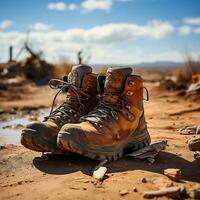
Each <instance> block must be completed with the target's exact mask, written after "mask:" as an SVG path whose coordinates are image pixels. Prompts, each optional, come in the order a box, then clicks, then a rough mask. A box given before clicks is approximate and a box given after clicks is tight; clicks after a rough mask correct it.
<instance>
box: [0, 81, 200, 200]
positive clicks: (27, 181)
mask: <svg viewBox="0 0 200 200" xmlns="http://www.w3.org/2000/svg"><path fill="white" fill-rule="evenodd" d="M146 86H147V88H148V89H149V93H150V101H149V102H145V113H146V119H147V122H148V128H149V132H150V134H151V137H152V141H153V142H156V141H160V140H167V141H168V146H167V148H166V150H165V151H163V152H161V153H160V154H159V155H158V156H157V158H156V162H155V163H154V164H149V163H148V162H146V161H140V160H134V159H132V158H122V159H120V160H118V161H115V162H112V163H108V164H106V167H107V168H108V171H107V174H106V177H105V179H104V180H103V181H102V182H98V181H97V180H95V179H94V178H93V177H91V175H92V170H93V169H94V167H95V166H96V165H97V164H98V162H96V161H93V160H90V159H87V158H84V157H81V156H78V155H68V156H51V157H50V159H49V160H46V161H38V160H37V159H34V158H35V157H37V156H40V153H37V152H33V151H30V150H28V149H25V148H24V147H22V146H7V147H6V148H5V149H2V150H0V199H1V200H2V199H15V200H17V199H23V200H24V199H73V200H74V199H88V200H89V199H92V200H95V199H105V200H107V199H109V200H110V199H138V200H139V199H143V192H145V191H149V190H158V189H161V188H166V187H169V186H181V185H184V186H185V187H186V189H188V190H191V189H193V188H195V187H196V186H198V185H200V170H199V169H200V162H199V161H195V160H194V158H193V153H192V152H190V151H189V149H188V147H187V140H188V139H190V138H192V137H194V136H193V135H188V136H185V135H180V134H179V133H178V132H176V129H177V128H180V127H183V126H193V125H198V124H199V123H200V113H199V111H195V109H196V108H197V110H198V107H199V102H196V103H195V102H191V101H187V100H185V99H184V98H183V97H177V96H176V95H175V94H174V93H170V92H164V91H159V90H157V89H155V87H154V85H153V83H146ZM33 101H34V99H33ZM33 103H34V102H33ZM167 168H178V169H180V170H181V171H182V174H183V178H182V181H181V182H174V181H172V180H170V179H169V178H167V177H166V176H165V175H163V172H164V170H165V169H167ZM144 178H145V181H144ZM160 199H167V198H166V197H162V198H160Z"/></svg>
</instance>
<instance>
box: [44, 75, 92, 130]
mask: <svg viewBox="0 0 200 200" xmlns="http://www.w3.org/2000/svg"><path fill="white" fill-rule="evenodd" d="M49 87H50V88H52V89H58V92H57V93H56V94H55V96H54V99H53V102H52V106H51V111H50V114H49V116H47V117H45V119H44V121H46V120H48V119H52V120H55V121H56V122H57V123H58V124H59V125H61V126H62V125H64V124H65V123H67V122H74V121H75V120H77V119H78V118H79V117H80V116H81V114H82V113H84V112H85V111H86V110H87V108H86V106H85V103H84V102H85V101H88V99H89V98H90V95H89V94H88V93H86V92H84V91H83V90H82V89H81V88H78V87H76V86H75V85H74V84H72V83H68V82H65V81H62V80H59V79H51V80H50V81H49ZM69 90H70V92H68V91H69ZM61 92H67V96H66V100H65V102H64V103H63V104H61V105H60V106H59V107H58V108H56V109H55V110H53V109H54V105H55V101H56V98H57V96H58V95H59V94H60V93H61ZM72 92H73V93H74V94H75V95H71V93H72Z"/></svg>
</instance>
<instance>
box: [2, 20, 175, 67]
mask: <svg viewBox="0 0 200 200" xmlns="http://www.w3.org/2000/svg"><path fill="white" fill-rule="evenodd" d="M36 24H37V23H36ZM36 27H37V29H38V30H39V29H40V31H34V32H31V33H30V36H29V38H30V42H31V44H32V45H33V47H34V48H35V49H38V50H43V51H44V53H45V55H46V57H45V58H47V59H48V60H50V61H54V62H55V61H56V58H57V59H58V58H59V57H60V56H66V55H68V56H69V55H70V57H71V58H72V60H73V59H74V60H75V59H76V52H77V51H78V50H80V49H85V48H88V47H90V48H91V51H92V52H95V53H94V54H93V55H92V60H91V62H93V63H95V62H96V63H102V62H108V63H109V62H113V61H117V62H120V60H121V63H122V62H136V61H134V59H133V58H134V57H133V55H134V53H135V52H134V50H135V49H134V50H130V52H129V49H124V48H122V49H121V48H120V45H123V44H125V45H128V46H132V45H131V43H133V45H134V41H135V40H139V39H155V40H159V39H163V38H165V37H167V36H168V35H169V34H170V33H172V32H173V31H174V27H173V26H172V25H171V24H170V23H169V22H162V21H152V22H149V23H147V24H145V25H139V24H128V23H119V24H106V25H102V26H96V27H93V28H90V29H80V28H76V29H75V28H73V29H67V30H64V31H55V30H49V31H47V32H43V31H41V26H39V28H38V26H36ZM43 30H44V29H43ZM25 40H26V33H24V32H14V31H11V32H3V31H0V46H2V47H3V48H2V49H4V52H7V48H8V46H9V45H13V46H14V48H15V49H16V51H15V52H17V49H18V48H21V46H22V45H23V43H24V41H25ZM119 49H120V50H119ZM1 51H2V50H1ZM126 54H127V55H126ZM0 55H3V54H0ZM137 55H138V57H139V56H140V53H139V51H137ZM117 56H119V57H118V59H117V58H116V57H117ZM142 56H144V55H141V58H142ZM136 60H137V59H136Z"/></svg>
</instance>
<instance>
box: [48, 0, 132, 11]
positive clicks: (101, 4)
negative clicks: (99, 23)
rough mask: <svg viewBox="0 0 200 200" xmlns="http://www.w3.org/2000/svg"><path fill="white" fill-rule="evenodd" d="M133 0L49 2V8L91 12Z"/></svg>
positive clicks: (108, 8) (106, 9) (104, 9)
mask: <svg viewBox="0 0 200 200" xmlns="http://www.w3.org/2000/svg"><path fill="white" fill-rule="evenodd" d="M130 1H132V0H83V1H82V3H80V4H75V3H69V4H67V3H64V2H56V3H54V2H51V3H49V4H48V6H47V8H48V9H49V10H57V11H65V10H70V11H74V10H78V9H80V10H81V11H83V13H85V12H90V11H94V10H103V11H109V10H110V9H111V7H112V6H113V4H114V3H115V2H118V3H126V2H130Z"/></svg>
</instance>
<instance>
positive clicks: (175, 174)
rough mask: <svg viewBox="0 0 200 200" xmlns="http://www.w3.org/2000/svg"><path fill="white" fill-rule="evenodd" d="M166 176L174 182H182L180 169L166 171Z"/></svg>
mask: <svg viewBox="0 0 200 200" xmlns="http://www.w3.org/2000/svg"><path fill="white" fill-rule="evenodd" d="M164 175H165V176H167V177H168V178H170V179H171V180H173V181H180V180H181V178H182V172H181V170H180V169H174V168H168V169H165V170H164Z"/></svg>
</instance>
